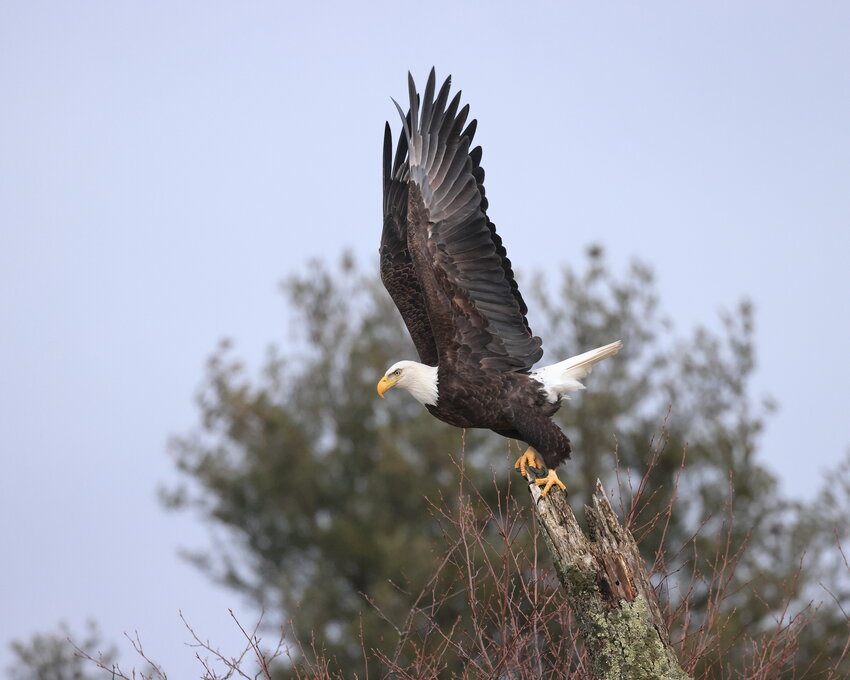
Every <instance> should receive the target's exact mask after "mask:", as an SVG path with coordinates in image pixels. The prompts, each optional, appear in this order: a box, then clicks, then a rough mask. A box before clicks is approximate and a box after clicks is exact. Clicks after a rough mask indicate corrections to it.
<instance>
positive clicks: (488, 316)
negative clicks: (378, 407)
mask: <svg viewBox="0 0 850 680" xmlns="http://www.w3.org/2000/svg"><path fill="white" fill-rule="evenodd" d="M450 82H451V81H450V79H447V80H446V81H445V82H444V83H443V85H442V87H441V88H440V89H439V91H437V89H436V75H435V72H434V70H433V69H432V71H431V73H430V74H429V77H428V81H427V83H426V85H425V90H424V94H423V97H422V101H421V102H420V99H419V96H418V94H417V91H416V87H415V84H414V81H413V78H412V76H410V74H408V96H409V100H410V111H409V113H408V115H407V116H406V117H405V116H403V114H401V108H400V107H398V104H396V106H397V107H398V108H399V113H400V114H401V115H402V116H403V118H404V119H405V120H403V126H404V135H403V136H405V137H406V138H407V147H408V153H407V160H406V163H407V170H408V172H407V173H406V175H405V173H403V172H402V173H399V172H396V166H393V168H394V174H398V175H399V177H400V178H401V177H402V176H405V177H406V179H407V181H408V183H409V184H408V206H407V213H406V215H405V217H406V222H405V228H406V235H407V252H408V255H409V257H410V259H411V260H412V263H413V268H414V270H415V272H416V275H417V277H418V280H419V290H420V292H421V294H422V305H423V307H424V309H425V310H426V313H427V318H428V320H429V322H430V326H431V331H432V334H433V335H432V337H433V341H434V344H435V346H436V350H437V353H438V354H439V358H440V360H441V361H442V360H444V359H449V360H455V361H465V362H468V363H470V364H477V365H479V366H480V367H483V368H487V369H492V370H503V371H505V370H512V371H522V372H528V371H529V370H530V369H531V367H532V365H533V364H534V363H535V362H536V361H538V360H539V359H540V357H541V356H542V354H543V350H542V348H541V342H540V339H539V338H537V337H535V336H533V335H532V333H531V329H530V328H529V326H528V321H527V319H526V318H525V314H526V312H527V307H526V305H525V302H524V301H523V299H522V296H521V295H520V293H519V288H518V286H517V284H516V281H515V279H514V276H513V271H512V269H511V263H510V260H508V258H507V253H506V251H505V248H504V245H503V244H502V240H501V238H500V237H499V236H498V235H497V234H496V228H495V226H494V225H493V223H492V222H490V220H489V219H488V218H487V214H486V209H487V206H488V202H487V199H486V197H485V194H484V184H483V182H484V170H483V168H481V157H482V152H481V147H480V146H476V147H475V148H474V149H472V150H470V146H471V142H472V139H473V137H474V135H475V132H476V130H477V122H476V121H475V120H472V121H470V122H469V124H468V125H467V119H468V116H469V106H468V105H464V106H463V107H461V108H460V109H458V107H459V106H460V92H458V93H457V94H456V95H455V96H454V97H453V98H452V99H451V100H450V101H449V99H448V96H449V88H450ZM435 92H436V96H435ZM447 102H448V104H447ZM399 148H401V146H399ZM385 153H386V151H385ZM396 160H397V159H396ZM385 167H386V161H385ZM385 231H386V227H385ZM382 261H383V260H382ZM382 271H383V265H382ZM391 294H392V291H391ZM394 299H395V298H394ZM402 315H403V316H404V312H402ZM408 327H410V324H408ZM417 346H418V345H417ZM420 353H421V352H420Z"/></svg>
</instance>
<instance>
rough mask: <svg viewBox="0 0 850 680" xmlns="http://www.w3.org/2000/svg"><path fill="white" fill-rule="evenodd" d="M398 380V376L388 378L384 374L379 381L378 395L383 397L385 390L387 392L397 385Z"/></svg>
mask: <svg viewBox="0 0 850 680" xmlns="http://www.w3.org/2000/svg"><path fill="white" fill-rule="evenodd" d="M397 382H398V378H388V377H387V376H384V377H383V378H381V379H380V380H379V381H378V396H379V397H380V398H381V399H383V398H384V392H386V391H387V390H388V389H390V387H392V386H393V385H395V384H396V383H397Z"/></svg>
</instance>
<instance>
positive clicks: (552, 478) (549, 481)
mask: <svg viewBox="0 0 850 680" xmlns="http://www.w3.org/2000/svg"><path fill="white" fill-rule="evenodd" d="M534 483H535V484H537V486H542V487H543V491H541V492H540V495H541V496H545V495H546V494H547V493H549V489H551V488H552V487H553V486H559V487H561V489H562V490H563V491H566V490H567V487H565V486H564V483H563V482H562V481H561V480H560V479H558V474H557V473H556V472H555V471H554V470H553V469H552V468H549V474H548V475H546V476H545V477H544V478H543V479H535V480H534Z"/></svg>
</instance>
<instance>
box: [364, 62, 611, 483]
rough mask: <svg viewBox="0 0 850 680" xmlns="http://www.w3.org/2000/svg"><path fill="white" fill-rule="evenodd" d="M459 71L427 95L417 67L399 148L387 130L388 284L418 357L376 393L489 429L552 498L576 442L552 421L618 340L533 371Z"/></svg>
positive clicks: (535, 355) (531, 341) (534, 340)
mask: <svg viewBox="0 0 850 680" xmlns="http://www.w3.org/2000/svg"><path fill="white" fill-rule="evenodd" d="M450 88H451V76H450V77H449V78H447V79H446V81H445V82H444V83H443V85H442V87H440V89H439V91H436V74H435V71H434V69H431V73H430V75H429V77H428V81H427V83H426V85H425V92H424V94H423V95H422V97H421V99H420V96H419V93H418V92H417V90H416V85H415V83H414V80H413V77H412V76H411V75H410V73H408V94H409V98H410V108H409V110H408V111H407V113H406V114H405V113H404V112H403V110H402V108H401V107H400V106H399V104H398V102H396V101H395V100H393V103H394V104H395V106H396V108H397V109H398V113H399V115H400V116H401V121H402V131H401V133H400V134H399V138H398V144H397V146H396V149H395V154H394V155H393V135H392V130H391V128H390V124H389V123H388V122H387V123H386V125H385V128H384V149H383V189H384V191H383V199H384V200H383V213H384V225H383V232H382V235H381V247H380V262H381V265H380V266H381V280H382V282H383V284H384V286H385V287H386V289H387V291H388V292H389V294H390V297H391V298H392V300H393V302H394V303H395V305H396V307H397V308H398V311H399V312H400V313H401V316H402V319H403V320H404V323H405V325H406V326H407V330H408V332H409V333H410V337H411V339H412V340H413V344H414V345H415V347H416V350H417V352H418V354H419V361H399V362H397V363H394V364H393V365H392V366H390V367H389V369H388V370H387V372H386V374H385V375H384V376H383V377H382V378H381V379H380V382H378V394H379V396H381V397H382V398H383V396H384V393H385V392H386V391H387V390H389V389H390V388H392V387H400V388H402V389H404V390H407V391H408V392H409V393H410V394H411V395H412V396H413V397H414V398H415V399H416V400H417V401H419V402H420V403H421V404H423V405H424V406H425V408H426V409H428V411H429V412H430V413H431V414H432V415H433V416H435V417H437V418H439V419H440V420H442V421H443V422H446V423H449V424H450V425H454V426H456V427H460V428H484V429H490V430H492V431H494V432H496V433H497V434H500V435H502V436H503V437H509V438H511V439H517V440H519V441H520V442H523V443H524V444H525V446H526V447H527V448H526V450H525V453H523V454H522V455H521V456H520V457H519V459H518V460H517V461H516V463H515V465H514V467H515V468H517V469H519V470H520V471H521V472H522V474H523V475H525V474H526V470H527V468H529V467H531V468H534V469H537V470H540V471H541V472H542V471H544V470H545V471H546V472H547V474H546V475H545V476H543V477H542V478H539V479H537V480H536V483H537V484H538V485H540V486H542V487H543V489H542V495H544V496H545V495H546V494H547V493H548V492H549V490H550V489H551V488H552V487H553V486H555V487H558V488H560V489H562V490H566V487H565V486H564V484H563V483H562V482H561V480H560V479H558V476H557V473H556V472H555V469H556V468H557V467H558V466H559V465H560V464H561V463H562V462H564V461H565V460H566V459H567V458H569V457H570V440H569V439H568V438H567V436H566V435H565V434H564V433H563V431H562V430H561V429H560V428H559V427H558V426H557V425H556V424H555V423H554V422H553V421H552V416H553V415H554V414H555V413H556V412H557V411H558V409H559V408H560V406H561V403H562V401H563V400H564V399H565V398H568V396H567V395H568V394H569V393H570V392H573V391H575V390H582V389H584V386H583V385H582V383H581V382H579V381H580V380H581V379H583V378H584V377H586V376H587V375H588V374H589V373H590V371H591V368H592V366H593V365H594V364H595V363H596V362H598V361H601V360H602V359H605V358H606V357H610V356H612V355H614V354H616V353H617V352H618V351H619V349H620V348H621V347H622V343H621V342H620V341H617V342H612V343H611V344H609V345H605V346H604V347H599V348H597V349H593V350H590V351H589V352H585V353H583V354H579V355H578V356H575V357H572V358H571V359H567V360H566V361H561V362H559V363H556V364H552V365H549V366H543V367H541V368H537V369H534V368H533V367H534V365H535V364H536V363H537V362H538V361H540V358H541V357H542V356H543V348H542V341H541V340H540V338H539V337H537V336H535V335H534V334H533V333H532V332H531V328H530V327H529V325H528V320H527V319H526V314H527V313H528V308H527V306H526V304H525V301H524V300H523V298H522V295H521V294H520V291H519V287H518V286H517V283H516V280H515V278H514V273H513V270H512V269H511V261H510V260H509V259H508V257H507V252H506V251H505V247H504V245H503V244H502V239H501V238H500V237H499V235H498V234H497V233H496V227H495V226H494V224H493V223H492V222H491V221H490V219H489V218H488V217H487V207H488V203H487V198H486V196H485V192H484V170H483V168H482V167H481V147H480V146H476V147H475V148H472V139H473V137H474V135H475V130H476V126H477V121H476V120H472V121H470V122H469V124H467V118H468V116H469V105H468V104H467V105H464V106H463V107H461V106H460V95H461V93H460V92H458V93H457V94H455V95H454V96H453V97H452V99H451V100H449V91H450Z"/></svg>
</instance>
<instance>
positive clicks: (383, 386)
mask: <svg viewBox="0 0 850 680" xmlns="http://www.w3.org/2000/svg"><path fill="white" fill-rule="evenodd" d="M391 387H401V388H403V389H405V390H407V391H408V392H410V393H411V394H412V395H413V397H414V398H415V399H416V401H418V402H419V403H420V404H426V405H428V406H436V405H437V397H438V393H437V367H436V366H427V365H426V364H420V363H419V362H418V361H398V362H396V363H394V364H393V365H392V366H390V367H389V369H387V372H386V374H384V377H383V378H381V380H380V381H379V382H378V396H380V397H381V398H383V396H384V392H386V391H387V390H388V389H390V388H391Z"/></svg>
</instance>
